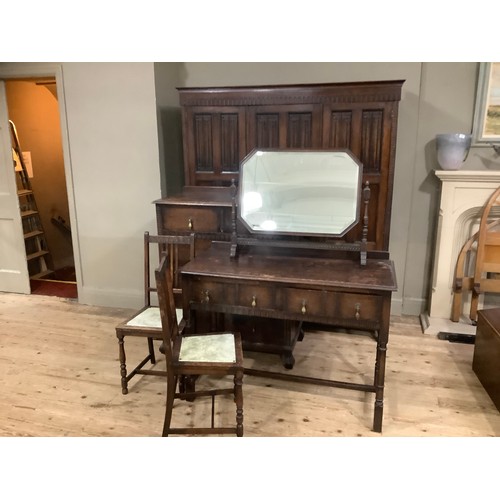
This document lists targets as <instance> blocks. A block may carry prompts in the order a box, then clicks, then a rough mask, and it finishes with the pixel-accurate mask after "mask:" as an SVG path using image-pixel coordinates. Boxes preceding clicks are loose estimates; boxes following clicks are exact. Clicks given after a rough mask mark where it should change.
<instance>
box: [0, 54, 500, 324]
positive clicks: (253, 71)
mask: <svg viewBox="0 0 500 500" xmlns="http://www.w3.org/2000/svg"><path fill="white" fill-rule="evenodd" d="M13 64H14V65H16V64H17V66H26V65H25V64H22V63H0V78H1V77H3V76H4V75H5V74H6V70H5V68H6V67H11V66H12V65H13ZM477 71H478V64H477V63H415V62H410V63H405V62H402V63H376V62H370V63H206V62H204V63H196V62H189V63H154V64H153V63H63V64H62V74H63V78H62V81H63V88H62V89H61V90H62V91H63V92H64V95H63V96H62V99H63V102H65V111H66V114H65V116H64V117H62V118H63V119H64V120H65V121H66V125H67V131H68V139H67V144H66V150H67V153H68V154H69V158H70V161H69V163H70V164H69V165H66V170H67V171H68V169H70V173H71V174H72V176H70V177H69V178H70V182H72V183H73V191H74V215H73V216H74V219H75V220H73V221H72V224H73V225H74V224H76V225H77V231H78V241H77V242H76V243H77V244H78V246H79V247H78V251H79V253H80V256H81V269H80V288H79V291H80V300H81V301H82V302H85V303H92V304H102V305H120V306H135V305H138V304H139V303H140V301H141V297H142V268H141V266H142V239H141V238H142V233H143V231H144V230H150V231H153V232H154V231H155V230H156V222H155V212H154V205H153V204H152V201H154V200H155V199H158V198H159V197H160V196H161V195H162V194H163V195H164V194H165V193H167V192H171V191H175V190H177V189H178V186H179V185H181V184H182V168H181V167H182V147H181V144H180V141H181V137H180V118H179V116H180V115H179V109H178V96H177V92H176V90H175V87H177V86H206V85H258V84H280V83H285V84H286V83H320V82H340V81H356V80H392V79H404V80H406V82H405V84H404V86H403V94H402V100H401V103H400V113H399V123H398V141H397V153H396V170H395V180H394V182H395V184H394V196H393V204H392V220H391V238H390V251H391V257H392V258H393V260H394V261H395V263H396V271H397V278H398V285H399V289H398V292H397V293H396V294H395V296H394V301H393V310H392V312H393V314H400V313H403V314H411V315H417V314H419V313H420V312H422V311H424V310H425V309H426V307H427V296H428V289H429V283H430V275H431V270H432V260H433V243H434V231H435V226H436V216H437V214H436V211H437V207H438V203H439V182H438V180H437V178H436V177H435V175H434V173H433V172H434V169H435V168H436V167H437V163H436V159H435V153H434V137H435V135H436V134H437V133H442V132H468V131H470V130H471V127H472V118H473V108H474V99H475V85H476V78H477ZM7 73H9V71H7ZM10 74H13V73H12V72H11V73H10ZM465 168H466V169H470V170H473V169H483V168H500V162H499V161H498V157H496V155H495V154H494V152H493V150H492V149H491V148H474V149H473V150H472V151H471V153H470V155H469V158H468V159H467V162H466V164H465V165H464V169H465Z"/></svg>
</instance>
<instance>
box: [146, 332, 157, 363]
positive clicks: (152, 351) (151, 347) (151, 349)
mask: <svg viewBox="0 0 500 500" xmlns="http://www.w3.org/2000/svg"><path fill="white" fill-rule="evenodd" d="M148 348H149V355H150V356H151V364H153V365H154V364H156V357H155V348H154V345H153V339H152V338H151V337H148Z"/></svg>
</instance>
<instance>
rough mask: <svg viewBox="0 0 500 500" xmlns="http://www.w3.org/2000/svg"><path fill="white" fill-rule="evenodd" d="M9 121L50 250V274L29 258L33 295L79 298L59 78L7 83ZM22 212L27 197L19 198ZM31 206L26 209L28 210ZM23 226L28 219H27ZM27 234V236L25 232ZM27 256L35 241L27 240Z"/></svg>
mask: <svg viewBox="0 0 500 500" xmlns="http://www.w3.org/2000/svg"><path fill="white" fill-rule="evenodd" d="M5 92H6V99H7V107H8V117H9V120H10V121H11V122H12V123H13V124H14V125H15V129H16V134H17V137H18V140H19V146H20V149H21V151H22V156H23V163H24V166H25V167H26V170H27V171H28V175H29V183H30V187H31V189H32V192H33V197H34V199H36V207H37V211H38V212H39V222H40V224H41V227H42V228H43V229H42V231H43V233H44V238H45V242H46V247H47V250H48V252H49V254H48V256H47V262H49V263H50V268H49V270H50V272H48V273H45V275H44V276H40V273H39V272H37V269H36V263H35V262H32V261H31V260H30V259H29V258H28V269H29V274H30V288H31V293H32V294H37V295H53V296H59V297H66V298H77V283H76V274H75V261H74V254H73V247H72V237H71V224H70V216H69V207H68V193H67V187H66V176H65V169H64V157H63V148H62V136H61V126H60V121H59V116H60V114H59V104H58V98H57V89H56V82H55V79H54V78H23V79H9V80H5ZM19 201H20V207H21V211H23V203H25V201H23V198H20V200H19ZM24 208H26V207H24ZM23 224H24V220H23ZM24 232H25V235H26V233H27V232H28V231H27V230H26V229H25V230H24ZM25 242H26V246H27V254H28V255H30V249H29V245H30V241H28V239H27V237H26V236H25Z"/></svg>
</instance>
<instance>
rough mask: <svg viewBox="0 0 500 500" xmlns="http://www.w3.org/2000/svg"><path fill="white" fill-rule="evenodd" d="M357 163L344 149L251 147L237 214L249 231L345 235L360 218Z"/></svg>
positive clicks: (245, 165)
mask: <svg viewBox="0 0 500 500" xmlns="http://www.w3.org/2000/svg"><path fill="white" fill-rule="evenodd" d="M361 174H362V172H361V164H360V163H359V162H358V161H357V160H356V159H355V158H354V157H353V156H352V154H351V153H349V152H347V151H328V150H326V151H325V150H322V151H286V150H281V151H266V150H256V151H253V152H252V153H251V154H250V155H249V156H248V157H247V158H245V160H243V162H242V165H241V168H240V203H239V209H238V210H239V216H240V219H241V220H242V221H243V222H244V223H245V225H246V226H247V227H248V229H249V230H250V231H252V232H276V233H294V234H306V235H307V234H320V235H321V234H325V235H339V236H341V235H343V234H344V233H345V232H347V231H348V230H349V229H350V228H351V227H352V226H353V225H354V224H355V223H357V221H358V216H359V199H360V189H361Z"/></svg>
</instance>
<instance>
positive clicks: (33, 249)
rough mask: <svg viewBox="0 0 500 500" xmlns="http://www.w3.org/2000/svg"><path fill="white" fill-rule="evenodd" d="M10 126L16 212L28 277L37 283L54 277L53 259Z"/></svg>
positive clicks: (24, 166) (19, 147) (26, 172)
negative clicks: (15, 189) (16, 202)
mask: <svg viewBox="0 0 500 500" xmlns="http://www.w3.org/2000/svg"><path fill="white" fill-rule="evenodd" d="M9 125H10V133H11V141H12V159H13V161H14V170H15V171H16V174H17V175H16V184H17V195H18V197H19V209H20V212H21V221H22V224H23V233H24V244H25V247H26V260H27V262H28V274H29V276H30V278H31V279H40V278H44V277H47V276H50V275H51V274H53V272H54V271H53V270H51V265H52V256H51V254H50V251H49V247H48V245H47V240H46V238H45V231H44V230H43V226H42V221H41V219H40V213H39V212H38V208H37V205H36V200H35V195H34V193H33V189H32V187H31V181H30V178H29V175H28V170H27V168H26V164H25V162H24V158H23V153H22V151H21V146H20V145H19V138H18V135H17V130H16V126H15V125H14V122H13V121H12V120H9Z"/></svg>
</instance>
